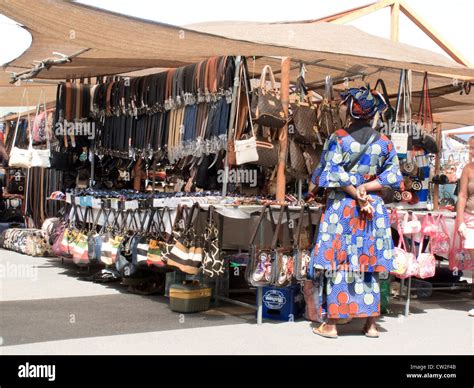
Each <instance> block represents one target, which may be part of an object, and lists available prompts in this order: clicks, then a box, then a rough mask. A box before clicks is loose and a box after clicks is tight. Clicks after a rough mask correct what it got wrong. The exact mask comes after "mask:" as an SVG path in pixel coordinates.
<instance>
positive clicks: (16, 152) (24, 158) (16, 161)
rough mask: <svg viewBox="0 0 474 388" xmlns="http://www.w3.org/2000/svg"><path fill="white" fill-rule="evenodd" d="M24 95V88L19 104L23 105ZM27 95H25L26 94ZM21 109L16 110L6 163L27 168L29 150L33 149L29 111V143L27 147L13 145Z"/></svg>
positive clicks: (16, 135) (28, 165) (29, 161)
mask: <svg viewBox="0 0 474 388" xmlns="http://www.w3.org/2000/svg"><path fill="white" fill-rule="evenodd" d="M25 96H26V89H25V90H24V91H23V97H22V99H21V105H23V101H24V99H25ZM26 97H27V96H26ZM28 105H29V103H28V98H26V106H28ZM21 113H22V112H21V110H19V111H18V117H17V121H16V126H15V136H14V137H13V142H12V145H13V147H12V149H11V151H10V158H9V160H8V165H9V166H10V167H16V168H29V167H31V157H32V155H31V151H32V149H33V146H32V140H31V130H30V124H31V123H30V113H29V111H28V127H27V131H28V139H29V144H28V148H27V149H23V148H19V147H17V146H15V143H16V139H17V137H18V127H19V126H20V121H21V120H20V119H21Z"/></svg>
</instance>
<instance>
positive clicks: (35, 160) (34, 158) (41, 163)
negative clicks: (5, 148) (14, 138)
mask: <svg viewBox="0 0 474 388" xmlns="http://www.w3.org/2000/svg"><path fill="white" fill-rule="evenodd" d="M42 95H43V107H44V113H45V116H46V123H45V132H46V149H44V150H41V149H35V148H33V146H31V167H42V168H50V167H51V159H50V158H51V151H50V148H51V146H50V142H49V137H50V133H49V126H48V120H47V117H48V114H47V112H46V100H45V96H44V93H42ZM40 98H41V95H40ZM39 110H40V104H39V102H38V107H37V108H36V116H38V114H39ZM30 137H31V131H30ZM30 144H32V141H31V140H30Z"/></svg>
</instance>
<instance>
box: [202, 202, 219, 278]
mask: <svg viewBox="0 0 474 388" xmlns="http://www.w3.org/2000/svg"><path fill="white" fill-rule="evenodd" d="M214 215H215V209H214V206H212V205H209V210H208V223H207V226H206V229H205V231H204V252H203V254H204V258H203V261H202V273H203V275H204V276H207V277H209V278H214V277H217V276H220V275H223V274H224V258H223V256H222V254H221V251H220V249H219V230H218V229H217V225H216V222H215V216H214Z"/></svg>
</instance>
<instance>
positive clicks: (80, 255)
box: [72, 208, 92, 266]
mask: <svg viewBox="0 0 474 388" xmlns="http://www.w3.org/2000/svg"><path fill="white" fill-rule="evenodd" d="M89 209H90V210H92V209H91V208H86V211H85V214H84V215H83V217H82V220H81V221H82V228H81V229H80V230H78V233H77V234H76V237H75V241H74V245H73V248H72V261H73V263H74V264H76V265H78V266H87V265H89V249H88V230H87V229H86V225H87V217H88V214H89V211H90V210H89ZM79 212H80V213H81V215H82V211H79Z"/></svg>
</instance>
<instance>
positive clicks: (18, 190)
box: [7, 168, 26, 194]
mask: <svg viewBox="0 0 474 388" xmlns="http://www.w3.org/2000/svg"><path fill="white" fill-rule="evenodd" d="M8 175H9V177H8V184H7V191H8V193H9V194H24V193H25V185H26V178H25V174H24V173H23V170H22V169H21V168H19V169H10V170H9V174H8Z"/></svg>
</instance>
